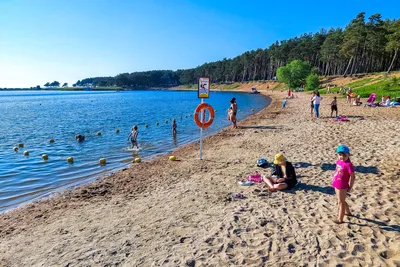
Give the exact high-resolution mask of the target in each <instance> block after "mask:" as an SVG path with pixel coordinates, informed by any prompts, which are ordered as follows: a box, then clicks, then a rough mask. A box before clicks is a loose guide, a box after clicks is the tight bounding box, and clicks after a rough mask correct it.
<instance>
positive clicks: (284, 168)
mask: <svg viewBox="0 0 400 267" xmlns="http://www.w3.org/2000/svg"><path fill="white" fill-rule="evenodd" d="M336 153H337V156H338V160H337V161H336V169H335V172H334V174H333V178H332V187H333V188H335V193H336V197H337V201H338V217H337V219H336V220H334V223H336V224H341V223H343V222H344V220H343V219H344V216H345V215H346V216H352V214H351V212H350V208H349V205H348V204H347V202H346V196H347V193H348V192H350V191H351V190H352V188H353V186H354V181H355V173H354V166H353V164H352V163H351V160H350V149H349V148H348V147H347V146H346V145H340V146H338V147H337V149H336ZM273 163H274V164H273V165H272V171H271V174H270V175H269V176H266V177H264V179H263V181H264V182H265V185H266V186H267V187H268V190H269V191H270V192H273V191H277V190H285V189H286V190H288V189H292V188H294V187H295V186H296V185H297V183H298V181H297V177H296V171H295V168H294V167H293V164H292V163H291V162H289V161H288V160H287V159H286V157H285V156H284V155H283V154H282V153H278V154H276V155H275V157H274V162H273Z"/></svg>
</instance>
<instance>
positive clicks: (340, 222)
mask: <svg viewBox="0 0 400 267" xmlns="http://www.w3.org/2000/svg"><path fill="white" fill-rule="evenodd" d="M333 222H334V223H336V224H342V223H344V221H339V220H333Z"/></svg>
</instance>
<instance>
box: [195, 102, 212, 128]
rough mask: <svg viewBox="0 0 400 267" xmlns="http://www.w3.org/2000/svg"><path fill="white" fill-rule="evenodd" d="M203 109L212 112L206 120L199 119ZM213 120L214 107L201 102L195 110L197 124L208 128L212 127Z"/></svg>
mask: <svg viewBox="0 0 400 267" xmlns="http://www.w3.org/2000/svg"><path fill="white" fill-rule="evenodd" d="M203 110H208V111H209V112H210V117H209V118H208V121H206V122H201V121H200V119H199V114H201V113H202V111H203ZM213 121H214V109H213V108H212V106H210V105H209V104H207V103H201V104H200V105H198V106H197V108H196V110H195V111H194V122H195V123H196V124H197V126H199V127H200V128H202V129H206V128H208V127H210V125H211V124H212V123H213Z"/></svg>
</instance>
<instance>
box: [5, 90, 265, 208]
mask: <svg viewBox="0 0 400 267" xmlns="http://www.w3.org/2000/svg"><path fill="white" fill-rule="evenodd" d="M177 91H179V90H177ZM235 93H238V94H242V93H245V92H241V91H237V92H235ZM260 97H261V96H260ZM262 97H263V99H264V100H263V101H264V102H265V106H264V107H262V108H261V110H262V109H265V108H266V107H268V106H269V105H270V104H271V101H272V100H271V99H270V98H269V97H268V96H265V95H263V96H262ZM250 108H251V107H248V110H250ZM258 108H260V107H258ZM253 114H254V113H253ZM253 114H245V115H247V116H246V117H245V118H243V119H242V120H241V121H243V120H246V119H248V118H249V117H250V116H252V115H253ZM189 120H191V121H193V119H192V118H189ZM193 124H194V122H193ZM227 128H229V126H225V127H223V128H220V129H219V130H216V132H214V131H211V132H208V131H203V138H205V137H208V136H210V135H214V134H217V133H219V132H220V131H222V130H224V129H227ZM182 142H184V143H182V144H180V145H179V147H176V148H170V149H168V148H165V147H164V150H163V152H161V153H160V152H154V154H144V155H143V154H142V155H141V156H140V158H141V159H142V162H143V161H149V160H151V159H152V158H154V157H159V156H163V155H166V154H168V153H173V152H174V151H175V150H176V149H179V148H181V147H183V146H185V145H188V144H191V143H198V142H199V136H197V137H196V136H194V137H193V139H192V140H191V141H187V140H186V141H182ZM124 161H125V164H126V166H119V167H118V168H114V169H111V170H107V171H102V173H99V174H94V175H92V176H91V177H88V175H86V176H85V178H84V179H83V180H82V181H78V182H74V183H72V185H67V186H66V187H58V188H55V190H54V189H53V190H54V191H53V192H47V193H46V194H45V195H44V196H39V197H37V198H35V199H32V200H29V201H26V202H24V203H19V204H18V205H17V206H12V207H11V208H10V207H7V208H5V209H4V210H1V211H0V215H1V214H3V213H9V212H12V211H13V210H16V209H23V208H24V206H26V205H29V204H31V203H33V204H34V203H35V202H38V201H39V202H40V201H44V200H50V199H52V198H54V197H57V196H59V195H63V193H64V192H69V191H71V190H74V188H78V187H79V188H80V187H82V186H85V185H87V184H90V183H91V182H94V181H99V180H102V178H103V177H106V176H109V175H112V174H113V173H115V172H117V171H120V170H122V169H125V168H129V167H130V166H131V165H132V160H129V161H126V160H124ZM133 165H135V164H133ZM15 197H16V198H17V197H18V196H15Z"/></svg>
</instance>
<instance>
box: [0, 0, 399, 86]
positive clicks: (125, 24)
mask: <svg viewBox="0 0 400 267" xmlns="http://www.w3.org/2000/svg"><path fill="white" fill-rule="evenodd" d="M378 3H379V2H377V1H368V0H367V1H360V0H353V1H335V2H331V1H292V0H286V1H267V0H264V1H263V0H259V1H251V0H248V1H236V0H229V1H228V0H198V1H194V0H0V88H3V87H31V86H36V85H43V84H45V83H46V82H52V81H54V80H57V81H59V82H60V83H64V82H68V83H69V84H72V83H75V82H76V81H77V80H79V79H83V78H87V77H97V76H115V75H117V74H119V73H124V72H134V71H144V70H153V69H172V70H176V69H184V68H192V67H196V66H198V65H201V64H203V63H205V62H210V61H215V60H219V59H222V58H224V57H226V58H231V57H235V56H237V55H240V54H241V53H243V52H245V51H248V50H252V49H257V48H266V47H268V46H269V45H270V44H271V43H273V42H275V41H276V40H283V39H288V38H290V37H294V36H297V35H300V34H302V33H307V32H316V31H318V30H319V29H321V28H327V29H329V28H330V27H342V28H344V27H345V26H346V24H347V23H348V22H349V21H350V20H351V19H353V18H354V17H355V16H356V15H357V13H359V12H361V11H365V12H366V16H367V17H368V16H370V15H372V14H374V13H380V14H382V16H383V18H390V19H393V18H399V15H400V12H399V10H400V2H399V1H398V0H386V1H384V4H378ZM382 3H383V2H382Z"/></svg>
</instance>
